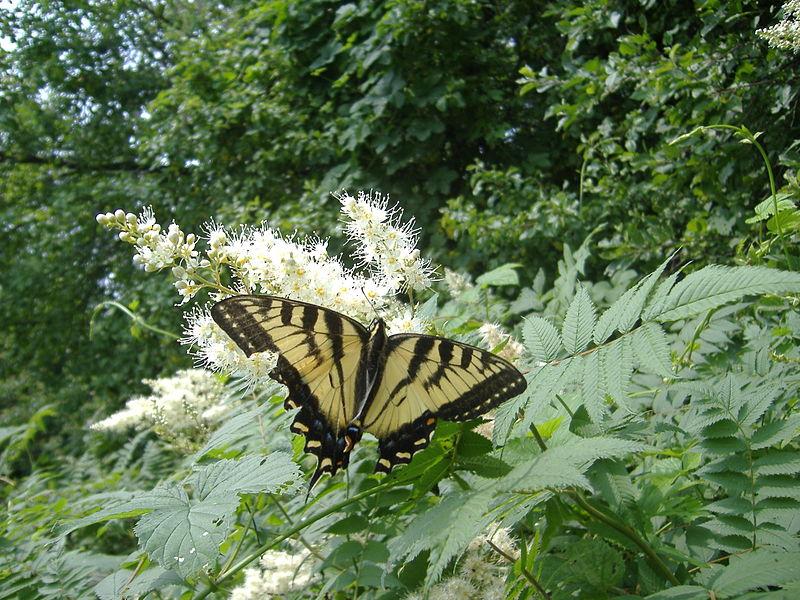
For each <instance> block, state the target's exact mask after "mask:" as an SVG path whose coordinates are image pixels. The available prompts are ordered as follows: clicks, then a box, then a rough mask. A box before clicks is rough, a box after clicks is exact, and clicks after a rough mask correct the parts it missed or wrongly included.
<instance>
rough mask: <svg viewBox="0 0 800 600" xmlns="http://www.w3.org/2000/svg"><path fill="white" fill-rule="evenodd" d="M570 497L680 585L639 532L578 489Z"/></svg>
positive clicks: (666, 576) (667, 577) (656, 568)
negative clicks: (589, 499)
mask: <svg viewBox="0 0 800 600" xmlns="http://www.w3.org/2000/svg"><path fill="white" fill-rule="evenodd" d="M570 495H571V496H572V498H574V500H575V502H576V503H577V504H578V506H580V507H581V508H582V509H583V510H585V511H586V512H587V513H589V514H590V515H591V516H593V517H594V518H595V519H597V520H598V521H601V522H603V523H605V524H606V525H608V526H609V527H611V528H613V529H616V530H617V531H618V532H620V533H621V534H622V535H624V536H625V537H627V538H628V539H630V540H631V541H632V542H633V543H634V544H636V545H637V546H638V547H639V549H640V550H641V551H642V552H643V553H644V555H645V556H646V557H647V560H648V562H649V563H650V565H651V566H652V567H653V568H654V569H655V570H656V571H658V572H659V573H661V575H662V576H663V577H664V578H665V579H666V580H667V581H669V582H670V583H671V584H672V585H680V581H678V579H677V578H676V577H675V575H673V573H672V571H670V570H669V567H667V565H666V564H664V562H663V561H662V560H661V558H660V557H659V556H658V554H656V552H655V550H653V549H652V548H651V547H650V545H649V544H648V543H647V542H646V541H644V540H643V539H642V538H641V537H639V534H638V533H636V530H635V529H633V528H631V527H628V526H627V525H625V524H624V523H621V522H619V521H618V520H617V519H615V518H613V517H612V516H610V515H607V514H606V513H604V512H603V511H601V510H599V509H597V508H595V507H594V506H592V505H591V504H589V502H588V501H587V500H586V498H585V497H584V495H583V493H582V492H580V491H575V492H572V493H571V494H570Z"/></svg>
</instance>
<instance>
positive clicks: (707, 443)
mask: <svg viewBox="0 0 800 600" xmlns="http://www.w3.org/2000/svg"><path fill="white" fill-rule="evenodd" d="M700 444H701V445H702V446H703V449H704V450H705V451H706V452H709V453H710V454H734V453H736V452H741V451H743V450H745V449H746V448H747V446H746V445H745V443H744V442H743V441H742V440H740V439H739V438H735V437H721V438H706V439H703V440H701V441H700Z"/></svg>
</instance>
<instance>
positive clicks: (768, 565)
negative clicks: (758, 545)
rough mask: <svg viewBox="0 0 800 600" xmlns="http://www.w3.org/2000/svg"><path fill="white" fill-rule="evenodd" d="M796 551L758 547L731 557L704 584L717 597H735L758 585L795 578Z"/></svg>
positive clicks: (799, 555)
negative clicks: (777, 550) (728, 561)
mask: <svg viewBox="0 0 800 600" xmlns="http://www.w3.org/2000/svg"><path fill="white" fill-rule="evenodd" d="M798 564H800V552H780V553H778V552H774V551H771V550H767V549H758V550H755V551H753V552H750V553H747V554H743V555H740V556H732V557H731V559H730V563H729V564H728V566H727V567H726V568H725V569H723V570H722V571H720V572H719V573H718V574H715V576H714V577H712V578H711V580H710V581H709V582H708V587H709V588H710V589H712V590H713V591H714V592H715V593H716V594H717V595H718V596H728V597H730V596H735V595H736V594H741V593H742V592H746V591H749V590H754V589H757V588H761V587H769V586H773V587H778V586H780V585H782V584H784V583H788V582H790V581H795V580H797V579H798V573H797V565H798Z"/></svg>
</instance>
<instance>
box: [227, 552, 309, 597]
mask: <svg viewBox="0 0 800 600" xmlns="http://www.w3.org/2000/svg"><path fill="white" fill-rule="evenodd" d="M313 575H314V573H313V564H312V561H311V556H310V554H309V553H308V552H307V551H306V550H300V551H298V552H296V553H293V554H290V553H288V552H283V551H280V550H267V552H265V553H264V555H263V556H262V557H261V559H260V560H259V565H258V567H253V568H249V569H245V571H244V583H243V584H242V585H240V586H238V587H236V588H234V590H233V592H232V593H231V596H230V600H264V599H265V598H269V597H270V596H271V595H272V594H275V595H281V594H288V593H290V592H296V591H300V590H303V589H304V588H306V587H308V585H309V584H310V583H311V582H312V580H313Z"/></svg>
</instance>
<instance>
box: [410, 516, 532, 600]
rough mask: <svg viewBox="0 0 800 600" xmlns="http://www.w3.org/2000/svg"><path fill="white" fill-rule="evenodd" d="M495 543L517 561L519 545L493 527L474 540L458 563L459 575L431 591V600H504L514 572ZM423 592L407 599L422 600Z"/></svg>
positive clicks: (442, 582) (501, 529) (494, 525)
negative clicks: (509, 576)
mask: <svg viewBox="0 0 800 600" xmlns="http://www.w3.org/2000/svg"><path fill="white" fill-rule="evenodd" d="M488 542H491V543H492V544H494V545H495V546H496V547H497V548H499V549H500V550H502V551H503V552H504V553H505V554H506V555H508V556H510V557H514V558H516V556H517V544H516V542H515V541H514V538H512V537H511V534H510V532H509V530H508V529H504V528H501V527H499V526H498V525H497V524H494V523H493V524H491V525H489V527H488V528H487V529H486V530H485V531H484V532H483V533H481V534H480V535H479V536H477V537H476V538H475V539H473V540H472V541H471V542H470V544H469V546H468V547H467V550H466V552H465V553H464V556H463V557H462V558H461V560H460V561H459V563H458V572H457V573H456V574H455V575H453V576H451V577H448V578H447V579H444V580H443V581H441V582H439V583H437V584H436V585H434V586H433V587H431V589H430V593H429V595H428V598H429V599H430V600H502V599H503V598H505V597H506V595H505V591H506V589H505V579H506V575H507V573H508V570H509V568H510V563H509V562H508V559H507V558H505V557H502V556H500V555H499V554H498V553H497V551H496V550H495V549H494V548H492V546H491V545H490V544H489V543H488ZM420 597H421V595H420V593H419V592H412V593H410V594H408V595H407V596H405V600H418V598H420Z"/></svg>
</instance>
